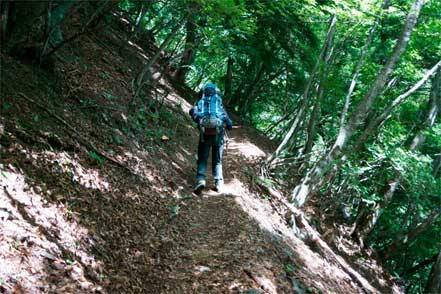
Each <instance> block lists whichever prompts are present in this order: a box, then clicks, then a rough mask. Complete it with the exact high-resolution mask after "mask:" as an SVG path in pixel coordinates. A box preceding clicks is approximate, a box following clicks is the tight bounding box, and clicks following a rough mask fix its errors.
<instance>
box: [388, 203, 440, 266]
mask: <svg viewBox="0 0 441 294" xmlns="http://www.w3.org/2000/svg"><path fill="white" fill-rule="evenodd" d="M440 216H441V212H440V210H434V211H432V213H431V214H430V215H429V216H428V217H427V218H426V219H425V220H424V221H423V222H422V223H420V224H417V225H414V226H412V227H411V228H409V231H408V232H407V233H404V234H399V235H397V237H396V238H395V239H394V240H393V241H392V242H391V243H390V244H389V245H388V246H387V247H386V248H384V249H383V250H382V251H381V256H382V257H383V258H384V259H385V260H387V259H389V258H390V257H392V256H393V255H394V254H395V253H396V252H398V249H399V248H400V247H402V246H403V245H405V244H409V243H410V241H412V240H413V239H415V238H416V237H418V236H419V235H420V234H421V233H423V232H425V231H426V230H427V229H428V228H429V227H430V226H432V225H433V224H434V223H435V222H436V221H437V220H438V218H439V217H440Z"/></svg>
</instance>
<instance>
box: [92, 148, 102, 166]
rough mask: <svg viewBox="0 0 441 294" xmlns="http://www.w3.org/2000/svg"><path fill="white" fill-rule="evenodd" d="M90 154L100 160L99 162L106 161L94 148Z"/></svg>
mask: <svg viewBox="0 0 441 294" xmlns="http://www.w3.org/2000/svg"><path fill="white" fill-rule="evenodd" d="M89 155H90V156H92V158H93V159H95V160H96V161H98V162H99V163H103V162H104V159H103V158H102V157H101V156H100V155H99V154H97V153H96V152H95V151H93V150H90V151H89Z"/></svg>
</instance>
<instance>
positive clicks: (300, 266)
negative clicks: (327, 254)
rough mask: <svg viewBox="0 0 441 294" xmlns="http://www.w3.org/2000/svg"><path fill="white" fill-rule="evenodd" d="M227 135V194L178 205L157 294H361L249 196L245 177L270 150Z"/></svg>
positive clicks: (166, 233) (245, 135) (167, 231)
mask: <svg viewBox="0 0 441 294" xmlns="http://www.w3.org/2000/svg"><path fill="white" fill-rule="evenodd" d="M229 135H230V139H231V140H230V143H229V146H228V148H227V150H226V152H225V157H224V169H225V174H226V176H225V182H226V185H225V192H224V193H223V194H218V193H215V192H214V191H210V190H209V189H208V190H207V191H204V193H203V194H202V195H200V196H194V195H193V196H192V197H186V198H183V199H181V200H180V201H179V202H178V204H176V215H175V216H174V217H173V218H172V219H170V221H169V222H168V224H167V225H166V226H165V227H164V228H163V229H162V230H161V232H160V242H161V245H160V246H159V247H160V250H159V252H158V255H157V265H158V266H157V268H156V270H155V273H156V274H155V275H154V277H153V280H154V281H155V286H154V289H155V291H157V292H158V293H271V294H273V293H303V292H305V293H306V291H310V293H319V292H320V291H325V292H326V293H358V292H360V293H361V290H360V289H358V288H357V287H356V286H355V285H354V283H353V282H351V279H350V278H349V277H348V276H347V275H346V274H345V273H344V272H342V271H341V270H340V269H339V268H338V267H336V266H335V265H332V264H328V263H327V262H324V261H323V260H322V259H321V257H320V256H319V255H317V254H316V253H314V252H313V251H311V249H310V248H309V247H308V246H306V245H305V244H304V243H303V242H301V241H300V240H298V239H296V238H295V237H294V236H293V234H292V232H291V230H290V229H289V228H287V227H286V226H285V225H284V223H283V221H282V219H281V218H280V216H278V215H277V214H276V213H274V211H273V209H272V208H271V205H270V202H269V201H268V200H265V199H263V198H262V197H261V196H259V195H256V194H254V193H253V192H251V191H250V189H249V187H250V185H252V180H250V176H247V174H250V173H251V170H252V167H253V164H255V161H256V160H258V159H259V158H261V157H262V156H264V155H265V154H266V153H265V151H264V149H263V148H265V147H266V148H269V147H271V146H270V143H269V142H268V143H267V145H265V144H262V142H263V143H265V142H267V141H262V138H261V137H260V136H259V135H258V134H256V133H255V132H254V131H252V130H249V129H247V128H245V127H238V128H235V129H234V130H233V131H232V132H230V133H229ZM256 142H260V143H261V144H260V146H261V147H259V146H258V145H256V144H255V143H256ZM305 284H306V285H314V286H315V287H314V288H315V289H322V290H313V289H314V288H310V290H307V288H308V287H304V288H302V286H301V285H305ZM317 291H318V292H317Z"/></svg>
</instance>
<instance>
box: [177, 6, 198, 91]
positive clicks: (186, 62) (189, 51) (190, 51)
mask: <svg viewBox="0 0 441 294" xmlns="http://www.w3.org/2000/svg"><path fill="white" fill-rule="evenodd" d="M185 30H186V33H187V35H186V38H185V47H184V53H183V55H182V59H181V62H180V63H179V68H178V71H177V73H176V79H177V80H178V81H179V82H181V83H184V82H185V77H186V76H187V73H188V71H189V69H190V66H191V65H192V64H193V62H194V60H195V57H196V47H197V46H196V44H197V43H198V42H197V40H196V24H195V18H194V12H193V13H191V14H190V16H189V19H188V21H187V23H186V27H185Z"/></svg>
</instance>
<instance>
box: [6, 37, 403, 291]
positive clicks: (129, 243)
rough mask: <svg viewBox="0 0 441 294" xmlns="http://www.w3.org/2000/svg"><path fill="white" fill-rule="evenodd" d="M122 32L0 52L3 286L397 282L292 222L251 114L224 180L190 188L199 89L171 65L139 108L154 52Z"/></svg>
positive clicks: (324, 287)
mask: <svg viewBox="0 0 441 294" xmlns="http://www.w3.org/2000/svg"><path fill="white" fill-rule="evenodd" d="M119 35H121V34H120V32H118V28H113V29H112V30H109V31H108V32H107V33H106V34H100V35H92V36H89V37H83V38H81V39H79V40H78V41H76V42H73V43H72V44H70V45H69V46H66V48H64V49H63V50H61V51H60V53H59V54H58V56H57V59H56V62H55V64H54V66H53V68H52V69H51V70H50V71H48V70H42V69H38V68H36V67H35V66H32V65H30V64H28V63H26V61H23V60H22V61H21V62H20V61H17V60H15V59H13V58H11V57H9V56H6V55H3V54H2V56H1V71H2V72H1V98H2V101H1V103H2V116H1V117H0V135H1V138H0V143H1V146H0V148H1V149H0V151H1V162H0V168H1V175H0V184H1V187H0V232H1V233H0V260H1V266H0V292H1V293H248V294H252V293H369V292H371V293H401V292H400V290H399V288H398V287H397V286H395V285H394V284H393V282H391V281H390V278H388V277H387V275H386V273H384V272H383V271H382V270H381V267H379V266H378V265H376V263H375V261H374V260H372V259H369V258H367V257H364V258H365V260H364V261H363V262H358V263H356V262H354V260H355V259H354V260H352V261H351V258H348V259H347V261H348V263H350V264H351V265H352V266H353V268H354V271H355V272H356V271H359V273H360V276H364V277H365V284H364V286H363V287H362V286H361V285H360V283H359V282H357V279H354V276H353V274H351V273H348V271H347V270H344V269H342V268H341V266H339V264H338V263H336V262H335V261H334V259H333V257H332V256H329V254H327V253H326V252H323V251H322V250H321V249H320V247H319V246H317V245H316V244H315V242H314V241H311V240H309V242H308V240H301V239H299V238H298V237H297V236H296V235H295V234H294V232H293V230H292V229H290V228H289V226H288V225H287V224H286V221H285V219H284V217H282V216H280V215H279V214H278V213H277V212H276V211H277V210H276V209H275V208H276V207H275V206H277V204H276V203H275V202H274V201H273V199H271V197H270V196H269V195H267V194H265V193H264V192H263V191H262V190H261V189H260V188H259V185H258V181H259V180H258V179H257V178H256V176H255V175H256V174H257V171H258V164H259V161H260V160H261V159H262V158H264V157H265V155H266V154H268V152H271V150H273V149H274V146H273V143H272V142H270V141H269V140H268V139H266V138H265V137H263V136H262V135H260V134H259V133H257V132H256V131H255V130H253V129H252V128H250V127H248V126H246V125H245V124H241V123H240V122H236V126H235V128H234V129H233V130H232V131H231V132H229V136H230V143H229V144H228V146H227V148H226V150H225V153H224V160H223V163H224V176H225V179H226V185H225V192H224V193H222V194H219V193H215V192H214V191H212V190H210V189H209V188H208V189H206V190H205V191H204V192H203V193H202V194H201V195H199V196H197V195H194V194H192V193H191V187H192V185H193V184H194V177H195V173H196V170H195V167H196V166H195V165H196V157H195V154H196V147H197V140H198V139H197V136H198V132H197V130H196V128H195V126H194V125H193V124H192V122H191V121H190V119H189V118H188V116H187V111H188V109H189V108H190V107H191V104H190V103H189V102H188V101H191V102H194V101H192V100H191V99H192V98H191V91H189V90H188V89H185V88H183V87H182V86H179V85H177V86H176V85H175V86H173V83H171V82H170V81H169V80H168V79H166V78H161V79H159V80H158V82H157V83H156V84H155V85H152V86H151V87H149V92H147V93H148V94H146V96H145V100H144V104H143V105H144V106H145V107H144V108H143V109H141V110H139V111H137V113H136V115H135V116H129V115H128V114H127V113H128V112H127V109H128V108H127V107H126V106H127V104H128V101H129V100H130V97H131V88H130V81H131V80H132V79H133V77H134V75H135V74H136V73H137V72H138V71H139V68H138V66H139V64H142V62H144V61H145V59H146V55H147V56H148V55H149V54H150V53H149V50H144V49H142V48H141V47H139V46H137V45H134V44H130V45H129V44H128V45H126V48H121V47H120V46H119V45H118V44H119V43H120V39H119V37H118V36H119ZM189 93H190V94H189ZM183 97H186V99H184V98H183ZM208 180H209V183H210V178H209V179H208ZM331 247H334V244H331ZM357 260H360V258H358V259H357ZM363 279H364V278H363ZM366 285H368V286H369V287H370V288H369V289H370V290H369V289H366V287H365V286H366Z"/></svg>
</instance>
